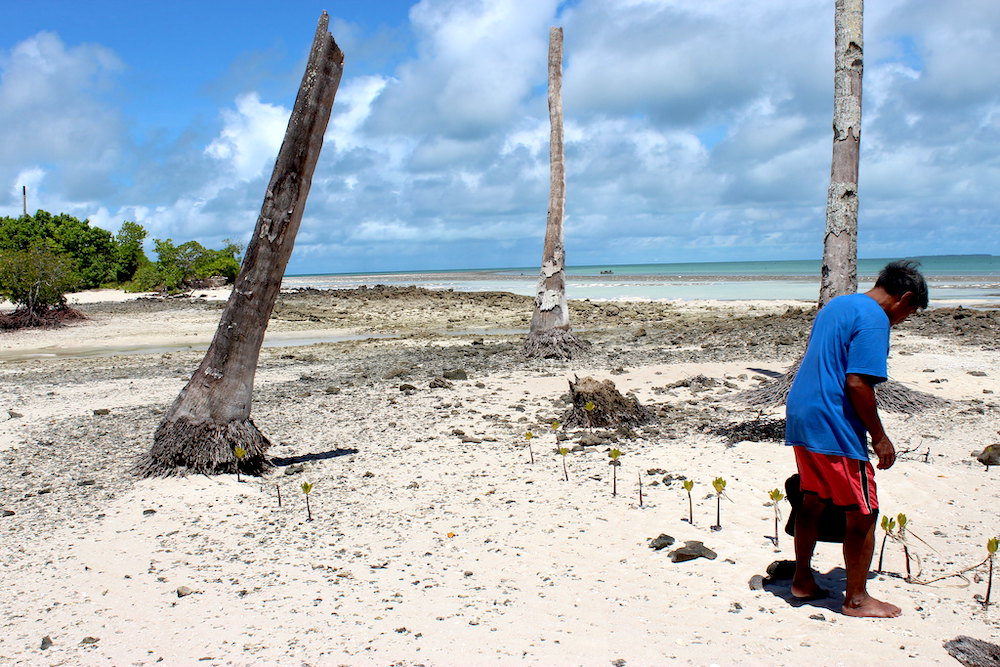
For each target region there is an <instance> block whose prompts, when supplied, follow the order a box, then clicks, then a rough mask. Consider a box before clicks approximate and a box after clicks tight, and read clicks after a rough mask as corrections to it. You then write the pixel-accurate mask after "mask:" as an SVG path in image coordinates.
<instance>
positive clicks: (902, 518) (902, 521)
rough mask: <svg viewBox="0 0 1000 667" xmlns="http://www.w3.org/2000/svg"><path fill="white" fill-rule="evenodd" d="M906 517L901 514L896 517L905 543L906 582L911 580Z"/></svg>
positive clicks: (901, 538)
mask: <svg viewBox="0 0 1000 667" xmlns="http://www.w3.org/2000/svg"><path fill="white" fill-rule="evenodd" d="M906 522H907V519H906V515H905V514H903V513H902V512H900V513H899V514H897V515H896V523H898V524H899V539H900V541H901V542H902V543H903V559H904V560H905V561H906V580H907V581H909V580H910V549H909V547H907V546H906Z"/></svg>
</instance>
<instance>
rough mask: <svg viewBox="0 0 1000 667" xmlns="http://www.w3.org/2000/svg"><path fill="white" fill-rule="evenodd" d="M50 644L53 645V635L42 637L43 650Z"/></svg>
mask: <svg viewBox="0 0 1000 667" xmlns="http://www.w3.org/2000/svg"><path fill="white" fill-rule="evenodd" d="M50 646H52V637H49V636H48V635H45V636H44V637H42V650H43V651H44V650H45V649H47V648H48V647H50Z"/></svg>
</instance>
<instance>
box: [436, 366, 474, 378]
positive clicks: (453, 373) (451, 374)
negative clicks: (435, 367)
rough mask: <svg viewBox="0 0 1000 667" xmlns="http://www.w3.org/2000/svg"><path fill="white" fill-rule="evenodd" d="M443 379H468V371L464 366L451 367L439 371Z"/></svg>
mask: <svg viewBox="0 0 1000 667" xmlns="http://www.w3.org/2000/svg"><path fill="white" fill-rule="evenodd" d="M441 375H442V377H444V379H445V380H468V379H469V372H468V371H466V370H465V369H464V368H452V369H449V370H446V371H444V372H443V373H441Z"/></svg>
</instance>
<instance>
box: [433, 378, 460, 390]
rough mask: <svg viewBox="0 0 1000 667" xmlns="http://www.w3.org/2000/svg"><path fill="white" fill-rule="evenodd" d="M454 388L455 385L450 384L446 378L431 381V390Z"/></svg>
mask: <svg viewBox="0 0 1000 667" xmlns="http://www.w3.org/2000/svg"><path fill="white" fill-rule="evenodd" d="M454 386H455V385H453V384H452V383H450V382H448V381H447V380H445V379H444V378H434V379H433V380H431V383H430V388H431V389H451V388H452V387H454Z"/></svg>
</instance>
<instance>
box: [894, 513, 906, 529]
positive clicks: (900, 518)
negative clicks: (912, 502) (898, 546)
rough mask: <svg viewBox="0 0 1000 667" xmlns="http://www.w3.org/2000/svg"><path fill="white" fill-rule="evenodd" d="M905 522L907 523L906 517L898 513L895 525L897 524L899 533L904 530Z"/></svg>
mask: <svg viewBox="0 0 1000 667" xmlns="http://www.w3.org/2000/svg"><path fill="white" fill-rule="evenodd" d="M906 522H907V518H906V515H905V514H903V513H902V512H900V513H899V515H897V516H896V523H898V524H899V530H900V531H904V530H906Z"/></svg>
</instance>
